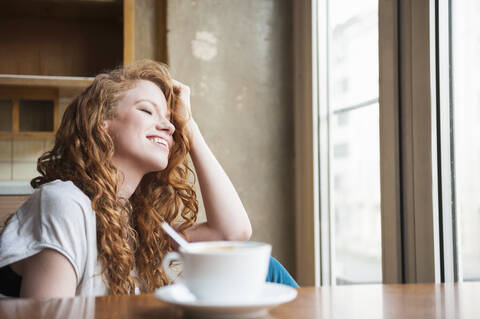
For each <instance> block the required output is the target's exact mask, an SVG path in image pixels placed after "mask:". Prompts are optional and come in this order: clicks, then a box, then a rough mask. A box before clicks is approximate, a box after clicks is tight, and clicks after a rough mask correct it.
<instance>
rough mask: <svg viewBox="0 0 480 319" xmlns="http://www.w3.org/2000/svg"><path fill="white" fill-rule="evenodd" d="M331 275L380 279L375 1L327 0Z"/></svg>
mask: <svg viewBox="0 0 480 319" xmlns="http://www.w3.org/2000/svg"><path fill="white" fill-rule="evenodd" d="M328 46H329V52H328V53H329V54H328V55H329V58H328V61H329V65H328V70H329V88H330V89H329V90H330V94H329V109H330V111H331V114H332V118H331V123H332V127H331V132H330V133H331V134H330V136H331V141H330V143H331V144H332V150H333V156H332V163H331V165H330V167H331V172H330V174H331V175H332V176H333V178H332V179H331V180H332V185H331V190H330V191H331V193H332V194H333V195H332V197H333V202H332V204H333V205H332V208H333V211H332V215H333V222H332V224H333V238H332V242H333V250H334V253H333V256H334V258H333V269H334V271H333V273H334V277H335V282H336V283H337V284H353V283H369V282H381V280H382V270H381V264H382V262H381V223H380V161H379V111H378V0H366V1H361V2H359V1H356V0H335V1H334V0H331V1H329V44H328Z"/></svg>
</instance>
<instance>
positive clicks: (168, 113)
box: [135, 99, 172, 118]
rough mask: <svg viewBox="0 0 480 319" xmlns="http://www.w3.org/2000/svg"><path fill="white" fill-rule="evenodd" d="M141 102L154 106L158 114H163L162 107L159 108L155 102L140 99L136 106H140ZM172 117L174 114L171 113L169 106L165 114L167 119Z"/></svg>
mask: <svg viewBox="0 0 480 319" xmlns="http://www.w3.org/2000/svg"><path fill="white" fill-rule="evenodd" d="M141 102H148V103H150V104H152V105H153V106H154V107H155V108H156V109H157V112H159V113H161V112H160V107H159V106H158V104H157V103H155V102H153V101H152V100H148V99H140V100H136V101H135V104H139V103H141ZM170 116H172V113H171V112H170V110H169V109H168V106H167V112H166V113H165V117H167V118H170Z"/></svg>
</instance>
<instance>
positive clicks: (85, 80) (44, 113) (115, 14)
mask: <svg viewBox="0 0 480 319" xmlns="http://www.w3.org/2000/svg"><path fill="white" fill-rule="evenodd" d="M138 58H150V59H154V60H158V61H162V62H166V0H88V1H87V0H35V1H31V0H2V1H0V117H1V119H0V137H2V136H7V137H8V136H15V137H16V136H25V135H28V136H30V137H35V136H38V137H44V136H46V135H53V133H54V131H55V129H56V128H57V123H58V122H59V117H60V116H61V112H59V107H58V103H59V102H58V101H59V99H62V92H68V95H69V96H74V95H76V94H78V93H79V92H80V91H81V90H83V88H85V87H86V86H88V85H89V84H90V83H91V82H92V81H93V77H94V76H95V75H97V74H98V73H101V72H102V71H104V70H109V69H112V68H114V67H117V66H120V65H122V64H129V63H131V62H133V61H134V60H136V59H138ZM19 92H21V94H20V95H19V94H18V93H19ZM39 92H43V93H42V94H47V95H49V96H48V98H47V99H45V98H41V99H38V98H37V103H36V104H35V103H33V102H31V101H32V100H34V99H35V96H37V95H38V94H40V93H39ZM22 101H23V102H22ZM25 101H27V102H25ZM28 101H30V102H28ZM48 101H50V102H48ZM22 103H23V104H22ZM49 103H50V104H49ZM27 104H28V105H27ZM33 105H37V106H38V108H37V109H35V108H34V106H33ZM49 105H50V106H49ZM61 109H62V108H60V111H61ZM22 110H23V111H26V113H25V112H23V113H22ZM27 113H28V114H27ZM45 117H51V118H50V119H46V118H45ZM27 118H30V119H31V120H27V122H26V123H28V124H27V126H26V127H25V125H23V127H22V123H23V124H25V123H24V122H22V120H25V119H27ZM32 120H33V122H32ZM35 120H38V123H36V122H35Z"/></svg>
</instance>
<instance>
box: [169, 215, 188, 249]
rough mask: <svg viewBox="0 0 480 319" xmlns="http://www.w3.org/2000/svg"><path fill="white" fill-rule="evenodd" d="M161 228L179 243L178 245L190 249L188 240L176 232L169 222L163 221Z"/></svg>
mask: <svg viewBox="0 0 480 319" xmlns="http://www.w3.org/2000/svg"><path fill="white" fill-rule="evenodd" d="M162 228H163V230H164V231H165V232H166V233H167V234H168V235H169V236H170V237H172V239H173V240H174V241H175V242H176V243H177V244H178V245H180V247H182V248H183V249H185V250H189V249H190V244H189V243H188V241H186V240H185V239H184V238H183V237H182V236H181V235H180V234H179V233H177V232H176V231H175V229H173V228H172V227H171V226H170V225H169V224H167V223H166V222H163V223H162Z"/></svg>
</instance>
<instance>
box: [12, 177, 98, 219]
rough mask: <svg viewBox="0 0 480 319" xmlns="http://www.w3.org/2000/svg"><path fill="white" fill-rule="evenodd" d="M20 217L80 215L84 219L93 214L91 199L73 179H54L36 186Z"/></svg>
mask: <svg viewBox="0 0 480 319" xmlns="http://www.w3.org/2000/svg"><path fill="white" fill-rule="evenodd" d="M17 215H19V217H20V218H22V217H23V218H26V217H29V216H32V215H33V216H36V217H37V218H41V217H45V216H52V217H55V216H58V217H60V216H63V215H68V216H69V218H72V217H74V216H76V215H77V216H78V217H79V218H82V219H84V217H85V215H86V216H91V215H93V212H92V208H91V201H90V199H89V198H88V196H87V195H85V193H83V192H82V190H80V188H78V187H77V186H75V184H74V183H72V182H71V181H62V180H54V181H51V182H48V183H45V184H43V185H41V186H40V187H38V188H36V189H35V190H34V192H33V194H32V195H31V196H30V198H29V199H28V200H27V201H26V202H25V204H23V205H22V206H21V207H20V208H19V210H18V212H17Z"/></svg>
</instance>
